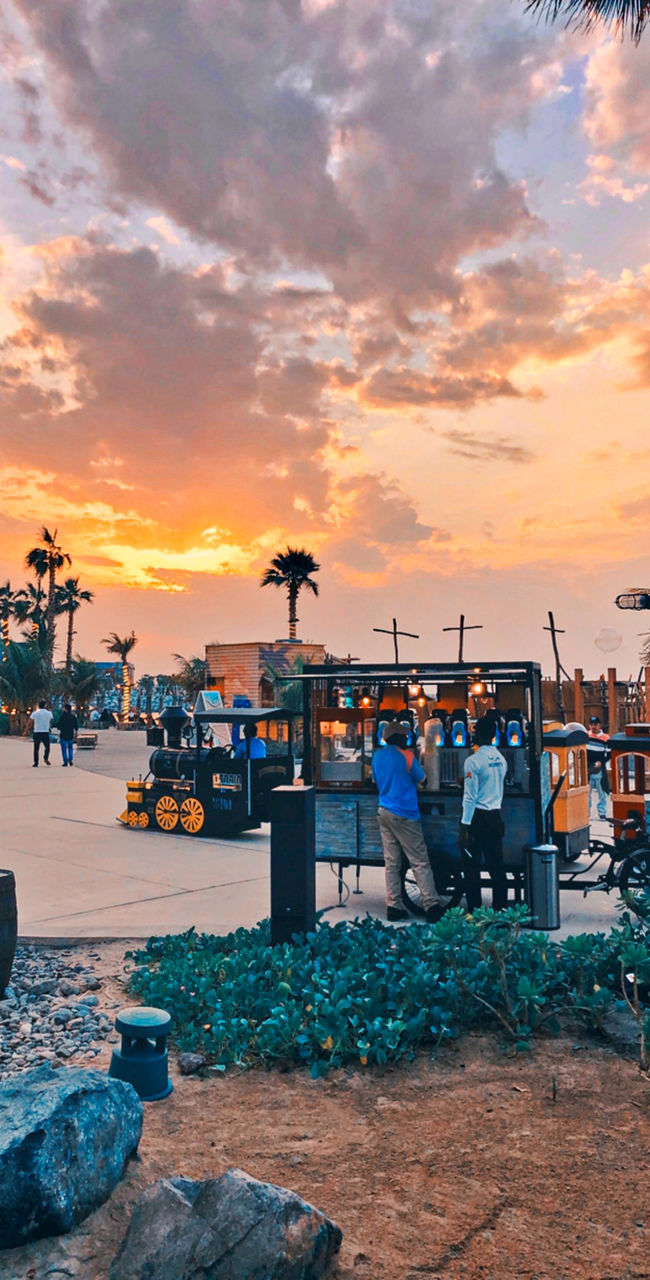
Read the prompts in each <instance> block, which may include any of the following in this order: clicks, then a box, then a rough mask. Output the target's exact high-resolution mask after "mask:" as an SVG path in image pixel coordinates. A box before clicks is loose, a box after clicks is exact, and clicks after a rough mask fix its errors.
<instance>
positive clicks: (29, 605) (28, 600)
mask: <svg viewBox="0 0 650 1280" xmlns="http://www.w3.org/2000/svg"><path fill="white" fill-rule="evenodd" d="M42 582H43V579H42V578H38V577H37V579H36V583H33V582H28V583H27V585H26V587H24V588H23V589H22V590H21V592H20V600H17V601H16V605H15V608H14V617H15V618H16V621H17V622H29V623H31V633H32V635H33V636H41V639H42V640H43V642H44V638H45V610H44V609H43V600H44V599H45V592H44V591H43V586H42ZM41 633H42V634H41Z"/></svg>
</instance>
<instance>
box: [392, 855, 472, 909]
mask: <svg viewBox="0 0 650 1280" xmlns="http://www.w3.org/2000/svg"><path fill="white" fill-rule="evenodd" d="M429 861H430V862H431V870H432V871H433V878H434V880H435V885H436V889H437V890H438V893H439V894H440V896H441V898H445V899H446V900H447V901H446V905H445V910H447V911H448V910H449V909H450V907H457V906H458V903H459V902H460V900H461V898H462V896H463V893H464V892H465V884H464V881H463V872H462V868H461V865H460V862H455V861H454V860H453V859H452V858H449V857H446V856H445V855H444V854H436V855H435V856H433V857H432V855H431V853H429ZM401 877H402V898H403V900H404V904H405V906H407V907H408V909H409V911H411V912H412V913H413V915H414V916H423V915H424V906H423V903H422V895H421V893H420V890H419V889H418V886H417V884H416V882H415V876H414V875H413V872H412V870H411V868H410V866H409V864H408V862H407V861H406V858H404V857H402V867H401Z"/></svg>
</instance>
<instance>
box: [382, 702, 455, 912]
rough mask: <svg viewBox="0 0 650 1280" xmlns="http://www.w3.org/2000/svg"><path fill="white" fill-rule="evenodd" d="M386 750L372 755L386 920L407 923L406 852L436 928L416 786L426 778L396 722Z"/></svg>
mask: <svg viewBox="0 0 650 1280" xmlns="http://www.w3.org/2000/svg"><path fill="white" fill-rule="evenodd" d="M383 737H384V742H385V743H386V745H385V746H384V747H379V748H378V749H377V750H376V751H375V753H374V755H373V757H372V776H373V780H374V782H375V783H376V785H377V789H378V791H379V809H378V811H377V818H378V821H379V830H380V833H381V843H382V848H383V851H384V866H385V873H386V918H387V919H388V920H407V919H408V915H409V913H408V911H407V910H406V909H405V907H404V903H403V901H402V881H401V875H400V872H401V866H402V854H404V856H405V858H406V859H407V861H408V863H409V865H410V867H411V869H412V871H413V875H414V876H415V881H416V884H417V886H418V889H419V890H420V893H421V894H422V902H423V905H424V909H425V918H426V920H428V921H429V923H430V924H435V922H436V921H437V920H440V918H441V916H442V914H443V906H442V903H441V901H440V898H439V897H438V893H437V890H436V886H435V884H434V880H433V872H432V870H431V863H430V862H429V854H428V851H427V846H426V844H425V842H424V833H423V831H422V819H421V818H420V810H419V808H418V793H417V785H418V783H422V782H424V781H425V779H426V774H425V772H424V769H422V768H421V767H420V765H419V764H418V762H417V760H416V758H415V754H414V752H413V751H408V750H407V749H406V744H407V736H406V732H405V730H404V726H403V725H401V724H399V723H398V722H397V721H395V722H394V723H391V724H388V725H386V727H385V729H384V734H383Z"/></svg>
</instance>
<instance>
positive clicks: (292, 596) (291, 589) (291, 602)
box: [289, 584, 298, 640]
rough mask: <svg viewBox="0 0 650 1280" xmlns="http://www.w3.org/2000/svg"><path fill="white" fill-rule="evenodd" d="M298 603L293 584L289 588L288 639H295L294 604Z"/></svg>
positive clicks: (295, 620) (295, 588) (296, 590)
mask: <svg viewBox="0 0 650 1280" xmlns="http://www.w3.org/2000/svg"><path fill="white" fill-rule="evenodd" d="M297 601H298V588H297V587H294V586H293V584H292V585H291V586H290V587H289V639H290V640H295V639H296V623H297V621H298V619H297V617H296V604H297Z"/></svg>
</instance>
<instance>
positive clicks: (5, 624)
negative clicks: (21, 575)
mask: <svg viewBox="0 0 650 1280" xmlns="http://www.w3.org/2000/svg"><path fill="white" fill-rule="evenodd" d="M24 598H25V592H24V591H23V589H22V587H19V588H18V590H17V591H12V590H11V583H10V581H9V579H7V581H6V582H5V584H4V586H1V587H0V626H1V627H2V644H3V647H4V648H5V649H6V647H7V645H8V644H9V622H10V620H11V619H12V618H17V617H19V614H20V605H21V602H22V601H23V600H24ZM17 609H18V612H17Z"/></svg>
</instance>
